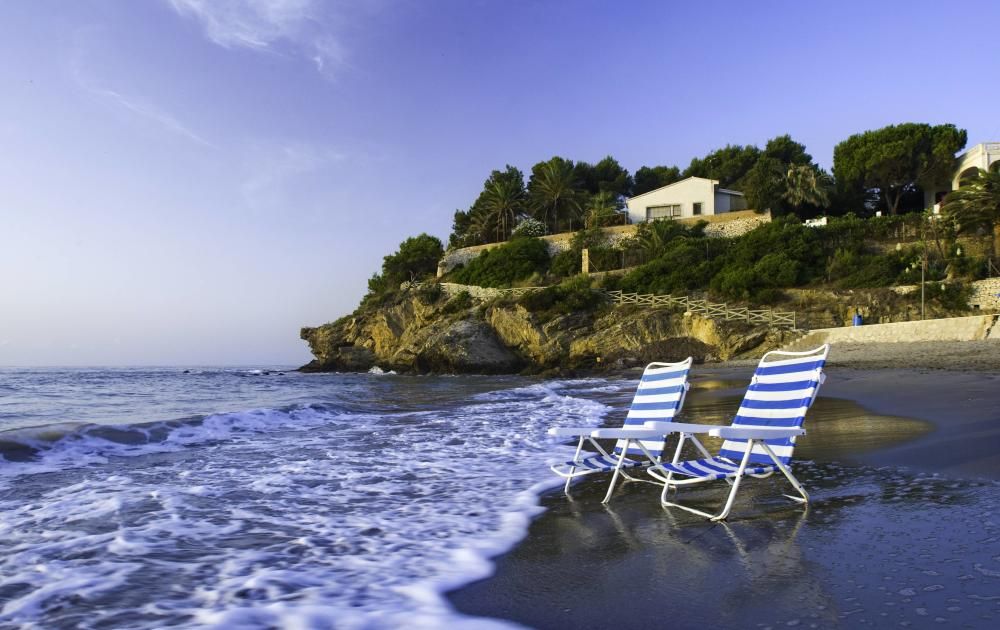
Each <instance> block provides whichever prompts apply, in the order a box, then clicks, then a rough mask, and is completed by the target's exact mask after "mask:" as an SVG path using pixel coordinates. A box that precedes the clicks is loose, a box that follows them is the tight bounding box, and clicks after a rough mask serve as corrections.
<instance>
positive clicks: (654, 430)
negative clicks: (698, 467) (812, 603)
mask: <svg viewBox="0 0 1000 630" xmlns="http://www.w3.org/2000/svg"><path fill="white" fill-rule="evenodd" d="M828 352H829V345H828V344H824V345H823V346H820V347H819V348H815V349H813V350H807V351H805V352H788V351H783V350H772V351H771V352H768V353H767V354H765V355H764V356H763V357H762V358H761V361H760V365H764V364H765V362H766V359H767V358H768V357H769V356H771V355H781V356H785V357H805V356H809V355H816V356H817V358H819V357H823V358H825V357H826V355H827V353H828ZM816 372H817V378H816V385H815V387H814V388H813V392H812V398H811V399H810V400H809V404H808V405H807V406H806V409H807V410H808V409H809V408H810V407H812V404H813V402H814V401H815V400H816V395H817V394H818V393H819V388H820V386H821V385H822V384H823V382H825V380H826V375H825V374H824V373H823V370H822V368H817V369H816ZM754 382H756V376H755V377H754V380H752V381H751V384H753V383H754ZM645 426H646V427H648V430H643V429H598V430H596V431H594V432H593V433H592V434H591V435H592V436H593V437H596V438H612V437H617V438H620V439H621V438H624V439H627V440H635V441H636V442H637V444H638V445H639V448H640V449H642V450H643V451H644V452H645V447H644V445H643V444H642V441H641V440H642V439H649V438H650V437H652V436H655V435H660V434H662V433H664V432H668V433H679V434H680V437H679V440H678V443H677V449H676V450H675V452H674V457H673V460H672V461H671V464H677V463H679V462H680V454H681V449H682V448H683V446H684V442H685V441H686V440H691V441H692V443H693V444H694V445H695V447H696V448H697V449H698V451H699V452H700V453H701V454H702V455H703V456H705V458H706V459H711V458H712V455H711V454H709V452H708V450H707V449H706V448H705V447H704V445H702V443H701V442H700V441H699V440H698V438H697V437H696V435H697V434H707V435H710V436H713V437H720V438H723V439H733V440H747V445H746V450H745V451H744V452H743V458H742V460H741V461H740V464H739V468H738V469H737V470H736V471H735V472H733V473H729V474H728V475H727V476H726V477H723V478H722V479H723V480H724V481H725V482H726V483H728V484H729V485H730V486H731V487H730V490H729V496H728V497H727V498H726V502H725V504H724V506H723V508H722V511H721V512H719V513H718V514H709V513H708V512H704V511H702V510H698V509H695V508H693V507H690V506H687V505H682V504H680V503H676V502H671V501H668V500H667V493H668V492H669V491H670V490H675V491H676V490H677V489H678V488H679V487H680V486H688V485H695V484H699V483H705V482H708V481H716V480H717V479H718V478H717V477H714V476H712V477H692V478H689V479H675V478H674V475H675V473H673V472H672V471H668V470H666V469H664V468H663V467H662V466H660V463H659V462H656V463H655V464H653V465H652V466H650V467H649V468H647V469H646V471H647V472H648V473H649V475H650V476H651V477H653V478H654V479H657V480H658V481H659V482H660V483H662V484H663V491H662V492H661V494H660V503H661V504H662V505H663V506H664V507H676V508H680V509H682V510H686V511H688V512H691V513H693V514H697V515H699V516H703V517H705V518H707V519H710V520H713V521H721V520H723V519H725V518H726V517H727V516H729V512H730V511H731V510H732V507H733V501H734V500H735V499H736V492H737V491H738V490H739V487H740V482H741V481H742V479H743V477H744V476H747V475H749V476H751V477H757V478H765V477H769V476H770V475H771V474H773V472H774V471H773V470H770V471H767V472H764V473H760V474H755V473H747V472H746V468H747V464H748V463H749V461H750V455H751V454H752V453H753V451H754V447H755V446H757V445H759V446H760V447H761V450H763V451H764V452H765V453H766V454H767V455H768V457H770V459H771V461H772V462H774V464H775V466H777V468H778V470H780V471H781V473H782V474H783V475H784V476H785V478H786V479H788V481H789V483H791V485H792V487H793V488H795V490H796V492H798V493H799V496H797V497H795V496H791V495H788V494H785V495H783V496H785V497H787V498H789V499H791V500H793V501H796V502H799V503H802V504H807V503H808V502H809V494H808V493H807V492H806V491H805V488H803V487H802V484H801V483H800V482H799V480H798V479H796V478H795V476H794V475H793V474H792V472H791V471H790V470H789V468H788V466H786V465H785V464H784V463H782V462H781V460H780V458H778V457H777V456H776V455H775V454H774V451H773V450H771V447H770V446H769V445H768V444H767V442H765V440H773V439H780V438H790V437H795V436H799V435H805V433H806V431H805V429H803V428H801V427H788V428H783V427H770V426H753V425H731V426H718V425H711V424H683V423H679V422H647V423H645ZM646 454H647V456H648V455H649V453H646ZM729 461H730V463H735V462H732V461H731V460H729Z"/></svg>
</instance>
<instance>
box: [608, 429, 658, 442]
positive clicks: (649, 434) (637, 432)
mask: <svg viewBox="0 0 1000 630" xmlns="http://www.w3.org/2000/svg"><path fill="white" fill-rule="evenodd" d="M666 433H668V432H664V431H660V430H654V429H646V428H636V429H597V430H593V431H591V432H590V437H592V438H621V439H626V440H629V439H631V440H649V439H654V438H661V437H663V436H664V435H666Z"/></svg>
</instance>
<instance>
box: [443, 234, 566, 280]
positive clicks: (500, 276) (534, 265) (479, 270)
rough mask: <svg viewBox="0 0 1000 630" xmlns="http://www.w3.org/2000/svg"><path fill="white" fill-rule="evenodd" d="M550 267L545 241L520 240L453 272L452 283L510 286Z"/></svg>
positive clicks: (483, 255)
mask: <svg viewBox="0 0 1000 630" xmlns="http://www.w3.org/2000/svg"><path fill="white" fill-rule="evenodd" d="M548 266H549V251H548V246H547V245H546V243H545V241H543V240H541V239H538V238H532V237H526V238H519V239H515V240H513V241H510V242H509V243H504V244H503V245H501V246H499V247H494V248H493V249H489V250H486V251H484V252H483V253H481V254H480V255H479V256H477V257H476V258H473V259H472V260H470V261H469V263H468V264H467V265H465V267H463V268H461V269H458V270H456V271H454V272H453V273H452V278H454V280H455V282H459V283H462V284H472V285H478V286H482V287H503V286H510V285H511V284H512V283H514V282H517V281H518V280H524V279H526V278H530V277H531V275H532V274H535V273H544V272H545V270H546V269H547V268H548Z"/></svg>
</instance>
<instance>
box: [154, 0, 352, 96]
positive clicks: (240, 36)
mask: <svg viewBox="0 0 1000 630" xmlns="http://www.w3.org/2000/svg"><path fill="white" fill-rule="evenodd" d="M168 1H169V2H170V5H171V6H172V7H173V9H174V11H176V12H177V13H178V14H179V15H181V16H183V17H186V18H190V19H194V20H197V21H198V22H199V23H200V24H201V27H202V30H204V32H205V36H206V37H207V38H208V39H209V40H211V41H212V42H214V43H215V44H218V45H219V46H222V47H223V48H250V49H253V50H258V51H265V52H270V53H277V54H286V53H291V54H294V55H296V56H299V57H301V58H303V59H307V60H309V61H311V62H312V63H313V64H314V65H315V66H316V69H317V70H318V71H319V72H321V73H322V74H323V75H325V76H327V77H330V76H333V73H335V72H336V71H337V70H339V69H340V68H341V67H342V66H343V65H344V63H345V55H344V47H343V45H342V44H341V42H340V41H338V40H337V38H336V37H334V35H333V34H332V33H331V32H330V31H329V24H328V22H329V18H330V16H329V15H328V14H326V13H324V11H323V9H325V8H328V7H329V5H328V4H326V3H321V2H317V1H316V0H168Z"/></svg>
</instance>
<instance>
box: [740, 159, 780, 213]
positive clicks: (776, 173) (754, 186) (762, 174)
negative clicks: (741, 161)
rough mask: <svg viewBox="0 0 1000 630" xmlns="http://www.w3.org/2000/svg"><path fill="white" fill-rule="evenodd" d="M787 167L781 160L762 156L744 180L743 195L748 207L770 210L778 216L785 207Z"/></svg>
mask: <svg viewBox="0 0 1000 630" xmlns="http://www.w3.org/2000/svg"><path fill="white" fill-rule="evenodd" d="M787 169H788V167H787V165H786V164H785V163H784V162H782V161H781V160H779V159H777V158H774V157H769V156H766V155H765V156H762V157H761V158H760V159H759V160H757V163H756V164H754V165H753V168H751V169H750V170H749V171H748V172H747V174H746V176H745V177H744V178H743V186H742V188H743V193H744V194H745V195H746V200H747V205H748V206H749V207H750V208H753V209H754V210H770V211H771V212H772V214H774V215H775V216H778V215H780V214H782V213H783V212H784V207H785V203H784V200H785V190H786V184H785V173H786V172H787Z"/></svg>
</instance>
